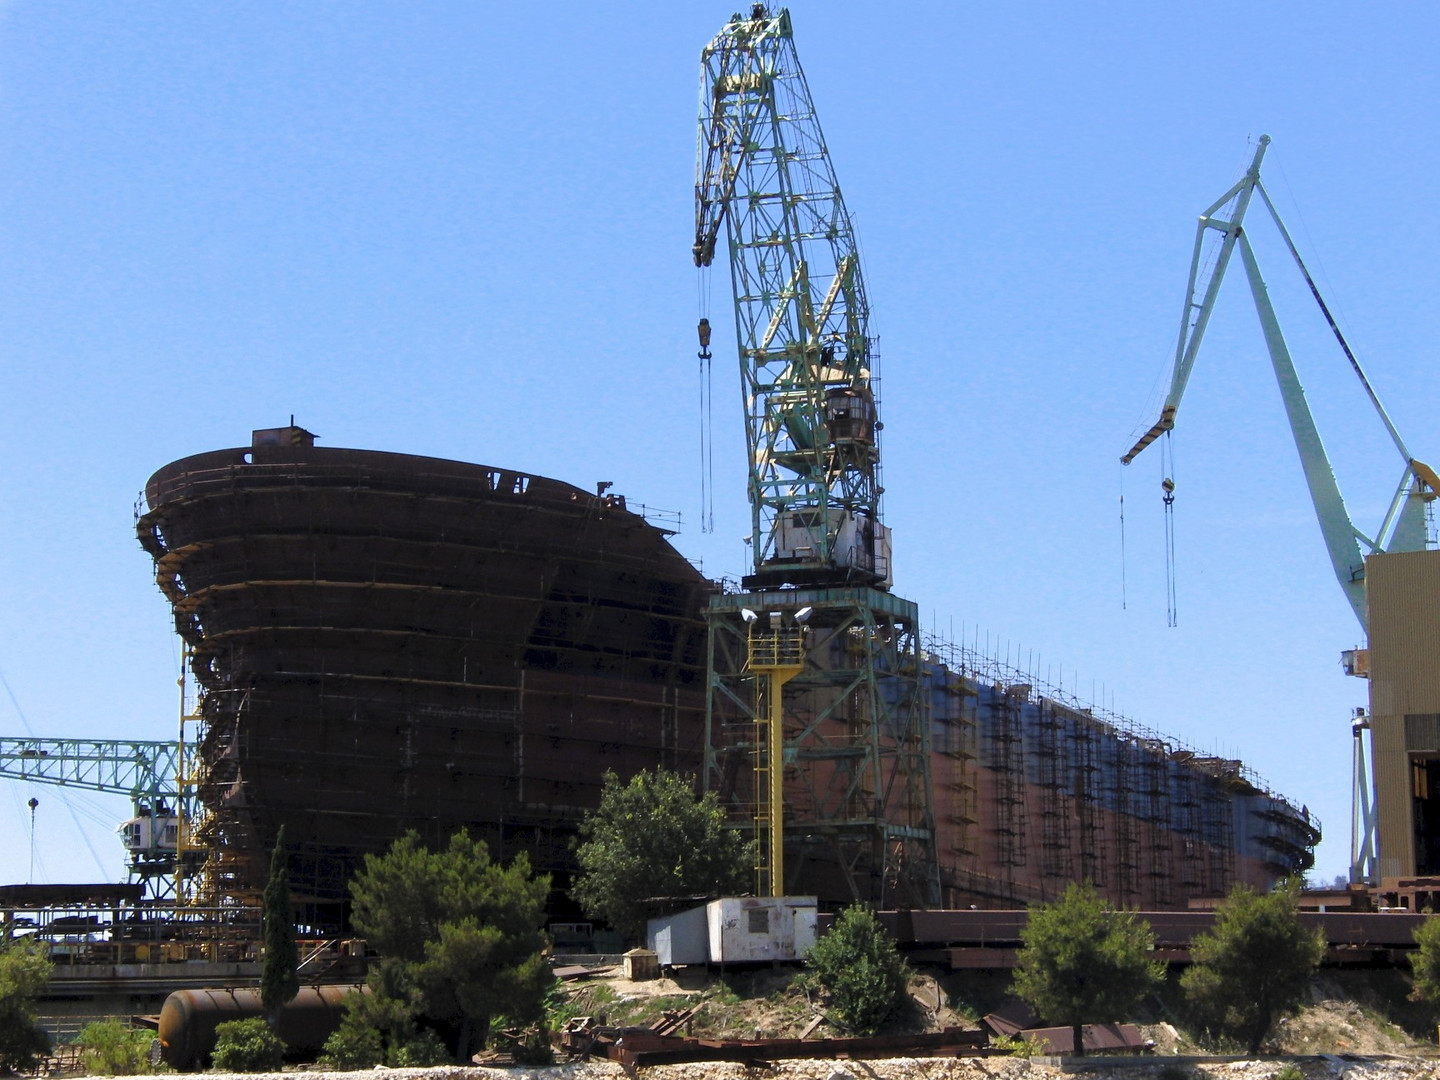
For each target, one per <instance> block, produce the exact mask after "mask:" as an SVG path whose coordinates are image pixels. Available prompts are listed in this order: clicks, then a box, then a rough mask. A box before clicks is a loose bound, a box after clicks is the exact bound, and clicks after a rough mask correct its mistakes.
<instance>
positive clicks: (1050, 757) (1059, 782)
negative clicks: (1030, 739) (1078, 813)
mask: <svg viewBox="0 0 1440 1080" xmlns="http://www.w3.org/2000/svg"><path fill="white" fill-rule="evenodd" d="M1039 711H1040V717H1039V723H1038V724H1037V725H1036V734H1037V738H1036V740H1035V757H1036V759H1037V761H1038V763H1039V766H1040V768H1039V774H1040V851H1041V860H1042V863H1041V872H1042V873H1043V874H1044V875H1045V878H1046V879H1047V880H1046V883H1045V889H1046V892H1047V894H1048V895H1057V894H1058V893H1059V892H1060V891H1062V890H1063V889H1064V886H1065V883H1066V882H1067V881H1073V880H1075V861H1074V858H1073V855H1074V851H1075V847H1074V844H1073V842H1072V838H1071V835H1070V819H1071V818H1072V817H1073V816H1074V800H1073V799H1072V797H1071V791H1070V788H1071V782H1070V769H1069V764H1070V762H1069V758H1068V755H1067V754H1066V749H1067V747H1066V745H1065V741H1066V740H1065V728H1066V726H1067V725H1066V723H1065V720H1064V719H1063V718H1062V716H1061V715H1060V713H1059V712H1058V710H1057V709H1056V708H1055V706H1054V705H1052V704H1050V703H1048V702H1045V701H1041V702H1040V710H1039ZM1081 876H1082V877H1084V875H1083V874H1082V875H1081ZM1057 883H1058V884H1057Z"/></svg>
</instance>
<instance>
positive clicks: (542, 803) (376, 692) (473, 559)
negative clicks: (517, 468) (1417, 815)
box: [138, 428, 710, 921]
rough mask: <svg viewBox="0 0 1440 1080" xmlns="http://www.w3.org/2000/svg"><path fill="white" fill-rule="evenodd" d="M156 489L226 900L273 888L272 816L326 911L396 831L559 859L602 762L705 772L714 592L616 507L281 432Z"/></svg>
mask: <svg viewBox="0 0 1440 1080" xmlns="http://www.w3.org/2000/svg"><path fill="white" fill-rule="evenodd" d="M146 501H147V503H148V507H149V509H148V511H147V512H146V513H145V514H144V515H143V516H142V517H141V518H140V519H139V521H138V531H139V536H140V540H141V543H142V544H143V546H144V547H145V548H146V549H147V550H148V551H149V552H150V553H151V555H152V556H153V557H154V559H155V565H156V571H157V578H158V581H159V583H160V586H161V589H162V591H164V593H165V594H166V596H167V598H168V599H169V600H170V601H171V604H172V607H173V610H174V614H175V621H176V628H177V630H178V631H179V633H180V635H181V636H182V638H183V639H184V640H185V643H186V645H187V648H188V649H189V652H190V656H191V669H192V671H193V672H194V674H195V676H196V677H197V679H198V681H199V683H200V685H201V688H202V691H203V697H202V699H201V705H200V712H201V721H202V725H201V729H202V731H203V737H202V741H201V743H200V746H199V755H198V756H199V761H198V765H197V775H196V779H197V781H198V796H199V799H200V801H201V802H202V804H203V806H204V811H205V812H204V814H203V816H202V819H201V822H200V823H199V825H198V827H197V831H196V836H195V838H194V839H195V843H196V844H197V845H198V846H199V848H200V849H201V852H200V853H201V854H202V855H203V856H204V857H205V859H206V860H207V864H206V868H205V872H204V875H203V880H204V881H205V883H206V884H205V886H204V888H205V889H207V890H209V891H210V892H213V893H216V894H217V897H216V898H217V899H221V900H229V901H243V900H245V899H247V898H250V897H253V896H254V895H255V893H256V890H257V889H258V888H259V887H261V886H263V884H264V880H265V874H266V860H267V858H268V856H267V854H266V853H267V852H268V849H269V846H270V845H271V844H272V843H273V842H274V839H275V836H276V833H277V830H278V829H279V827H280V826H281V825H284V826H285V828H286V844H287V847H288V848H290V850H291V851H292V859H291V874H292V889H293V890H294V891H295V893H296V896H297V898H300V897H305V898H308V899H309V900H311V901H314V902H318V903H320V904H322V905H324V904H325V903H326V902H327V901H335V900H339V899H341V898H343V897H344V896H345V894H346V884H347V881H348V876H349V874H350V873H351V872H353V870H354V868H355V865H356V862H357V859H358V857H359V856H360V855H362V854H363V853H365V852H373V851H377V850H382V849H383V848H385V847H386V846H388V844H389V843H390V842H391V841H392V840H394V839H395V838H396V837H397V836H398V835H401V834H403V832H404V831H405V830H407V829H414V830H416V831H418V832H419V833H420V834H421V836H422V837H423V838H424V839H425V840H427V841H430V842H434V841H440V840H443V839H444V838H445V837H447V836H448V834H449V833H450V832H451V831H453V830H454V829H455V828H457V827H459V826H461V825H464V826H468V827H469V828H470V829H471V830H472V832H475V833H476V834H477V835H479V836H481V837H483V838H484V839H485V840H486V841H487V843H489V845H490V846H491V849H492V853H493V854H495V855H496V856H497V857H500V858H508V857H509V856H511V855H513V854H514V853H516V852H518V851H525V852H526V853H527V854H528V855H529V856H530V858H531V860H532V862H534V863H535V864H537V866H538V867H539V868H541V869H546V870H559V869H563V868H564V867H565V866H566V865H568V846H569V839H570V837H571V836H572V835H573V833H574V830H575V826H576V823H577V822H578V819H579V815H580V813H581V811H582V810H583V809H585V808H587V807H593V806H595V805H596V804H597V803H598V800H599V791H600V786H601V778H602V775H603V773H604V772H605V770H607V769H613V770H615V771H616V772H617V773H619V774H621V775H629V774H632V773H634V772H636V771H638V770H640V769H642V768H646V767H654V766H655V765H657V764H665V765H667V766H669V767H672V768H678V769H682V770H686V771H691V772H693V771H695V770H696V768H697V767H698V762H699V752H700V746H699V732H700V730H701V727H702V719H701V717H702V713H703V708H704V697H703V664H704V624H703V621H702V620H701V619H700V618H699V617H698V615H697V612H698V611H699V610H700V609H701V607H702V605H703V603H704V597H705V594H706V593H707V592H708V591H709V589H710V585H709V583H708V582H707V581H706V580H705V579H704V577H703V576H702V575H700V574H699V573H698V572H697V571H696V570H694V568H693V567H691V566H690V564H689V563H687V562H686V561H685V560H684V559H683V558H682V557H681V556H680V555H679V554H678V553H677V552H676V551H675V550H674V549H673V548H672V547H671V546H670V545H669V544H668V543H666V542H665V534H664V532H663V530H661V529H659V528H657V527H655V526H653V525H650V524H649V523H647V522H646V521H645V520H644V518H643V517H642V516H640V515H638V514H634V513H631V512H630V511H628V510H627V509H625V505H624V500H623V499H621V498H619V497H616V496H596V495H594V494H591V493H588V492H585V491H582V490H580V489H578V488H575V487H572V486H570V485H568V484H563V483H560V482H558V481H554V480H547V479H544V478H541V477H534V476H529V475H527V474H523V473H518V472H514V471H510V470H502V469H492V468H487V467H483V466H479V465H468V464H462V463H459V462H453V461H442V460H437V459H433V458H421V457H412V456H406V455H399V454H386V453H378V452H370V451H361V450H343V449H333V448H321V447H316V446H314V445H313V439H312V438H310V437H309V436H308V433H305V432H303V431H302V430H301V429H298V428H292V429H279V430H278V431H271V432H257V433H256V439H255V443H254V445H253V446H252V447H251V448H249V449H244V448H240V449H233V450H221V451H216V452H213V453H208V454H201V455H198V456H195V457H190V458H185V459H183V460H181V461H177V462H175V463H173V464H171V465H169V466H167V467H165V468H164V469H161V470H160V471H159V472H157V473H156V474H155V475H154V476H153V477H152V478H151V479H150V481H149V483H148V484H147V487H146ZM314 917H315V918H316V919H318V920H320V921H324V920H325V919H326V918H333V917H334V914H333V912H332V913H330V914H328V915H327V914H326V913H325V912H324V911H316V912H315V913H314Z"/></svg>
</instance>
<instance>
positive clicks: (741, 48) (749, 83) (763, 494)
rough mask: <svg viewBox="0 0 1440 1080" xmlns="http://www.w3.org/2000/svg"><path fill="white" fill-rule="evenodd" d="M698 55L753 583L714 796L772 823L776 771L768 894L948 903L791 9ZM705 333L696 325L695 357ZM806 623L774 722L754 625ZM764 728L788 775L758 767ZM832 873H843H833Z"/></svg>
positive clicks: (704, 154)
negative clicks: (780, 877) (740, 422)
mask: <svg viewBox="0 0 1440 1080" xmlns="http://www.w3.org/2000/svg"><path fill="white" fill-rule="evenodd" d="M701 63H702V76H701V96H700V135H699V147H698V161H697V173H696V186H695V195H696V230H695V244H694V258H695V264H696V265H697V266H699V267H702V268H703V267H707V266H709V265H710V263H711V260H712V259H713V257H714V255H715V248H716V244H717V242H718V240H719V237H720V233H721V231H722V229H723V230H724V231H725V235H726V240H727V243H728V250H729V256H730V278H731V285H732V289H733V296H734V310H735V335H736V344H737V347H738V351H739V360H740V376H741V392H742V399H743V402H744V406H745V432H746V448H747V454H748V464H749V481H748V492H749V498H750V507H751V529H750V536H749V537H748V543H749V544H750V548H751V559H752V568H751V572H750V573H749V574H748V575H747V576H746V578H745V579H744V582H743V588H744V589H745V591H744V592H741V593H732V594H728V595H721V596H716V597H714V598H713V599H712V601H711V603H710V606H709V609H708V615H707V622H708V627H709V636H710V659H709V699H708V705H707V710H706V735H707V742H706V746H707V749H706V758H705V774H704V784H705V786H706V788H707V789H711V790H716V791H718V792H719V794H720V797H721V799H722V801H723V802H725V803H727V805H729V807H730V808H731V810H732V813H733V815H734V818H735V819H736V820H737V821H739V820H743V819H746V818H753V817H757V816H759V809H758V808H759V807H760V806H761V805H762V802H763V800H762V798H761V796H762V794H763V793H762V792H761V791H760V790H759V789H760V788H761V786H766V787H767V788H768V780H767V777H768V776H769V775H772V773H769V772H767V771H766V770H783V774H784V776H783V784H782V791H783V803H784V805H783V806H782V807H780V808H779V809H780V812H781V813H782V815H783V828H782V830H781V833H782V834H783V848H784V849H787V850H782V851H779V852H772V853H770V854H769V855H765V856H762V860H763V861H765V862H766V865H769V866H773V867H779V866H781V865H784V866H785V867H786V868H788V869H787V873H786V874H785V877H786V879H787V880H785V881H784V882H783V883H775V882H772V883H771V887H772V888H776V887H777V886H778V885H780V884H783V885H784V886H785V888H786V889H799V890H802V891H813V892H821V893H824V894H826V895H829V896H832V897H835V896H845V895H848V896H849V897H851V898H854V899H860V900H867V901H872V902H876V903H884V904H887V905H898V904H929V903H936V902H938V898H939V875H938V869H937V866H936V859H935V844H934V829H933V823H932V818H931V799H930V794H931V793H930V753H929V749H930V748H929V726H928V723H927V721H926V715H927V709H926V703H925V701H924V700H923V695H921V694H920V693H919V689H918V688H919V685H920V669H921V659H922V657H921V652H920V647H919V634H918V613H917V610H916V607H915V605H914V604H913V603H911V602H909V601H907V600H902V599H899V598H898V597H895V596H893V595H892V594H891V593H890V592H889V588H890V584H891V573H890V539H889V533H888V531H887V530H886V528H885V526H884V525H883V524H882V523H881V519H880V517H881V515H880V510H881V507H880V497H881V495H882V493H883V491H884V489H883V487H882V486H881V484H880V444H879V432H880V428H881V425H880V423H879V418H878V410H877V404H876V390H877V389H878V378H877V375H876V372H875V359H876V350H875V347H874V341H873V340H872V338H871V337H870V335H869V330H868V317H869V306H868V303H867V300H866V296H865V287H864V282H863V279H862V277H861V274H860V259H859V251H858V248H857V246H856V243H855V236H854V233H853V231H852V229H851V227H850V218H849V214H848V213H847V211H846V209H845V203H844V201H843V199H842V198H841V195H840V188H839V185H838V183H837V182H836V179H835V174H834V170H833V169H832V167H831V163H830V157H829V153H828V152H827V150H826V147H825V140H824V137H823V136H822V134H821V131H820V124H819V121H818V119H817V117H816V114H815V109H814V105H813V104H812V102H811V99H810V91H809V89H808V87H807V85H806V82H805V76H804V73H803V72H802V70H801V68H800V63H799V60H798V58H797V56H796V52H795V45H794V40H793V37H792V34H791V25H790V15H789V13H788V12H787V11H785V10H784V9H780V10H777V11H771V10H769V9H768V8H767V7H766V6H765V5H764V4H756V5H754V6H753V7H752V8H751V9H750V12H749V14H748V15H737V16H735V17H734V18H732V19H731V21H730V22H729V23H728V24H727V25H726V26H725V28H724V29H723V30H721V32H720V34H719V35H718V36H717V37H716V38H715V39H714V40H713V41H712V42H711V43H710V44H709V45H707V46H706V47H705V49H704V51H703V52H702V54H701ZM709 333H710V327H709V321H708V319H705V320H703V321H702V323H701V345H702V358H703V357H705V356H708V351H707V349H708V341H709ZM797 619H799V620H800V621H801V622H803V625H805V626H806V627H807V629H808V634H807V635H806V638H805V650H804V652H805V662H804V667H803V669H802V670H801V671H799V672H798V673H795V674H794V675H793V677H791V678H789V680H788V682H786V684H785V685H784V688H783V692H782V694H781V695H780V696H779V704H780V709H781V713H782V715H781V717H779V718H771V717H769V716H768V712H769V708H770V706H769V704H768V703H767V701H768V698H769V694H768V688H769V685H770V683H769V678H770V676H769V675H768V674H767V673H766V672H765V671H764V670H761V667H763V665H760V666H755V665H752V664H751V662H750V660H751V651H752V650H751V633H752V629H751V624H755V623H758V624H759V632H762V633H763V632H768V631H769V630H770V629H771V627H772V626H773V628H774V629H775V630H777V631H780V630H784V629H785V628H787V627H789V628H793V627H794V626H795V625H797V623H796V620H797ZM777 720H778V722H779V725H780V727H779V730H778V734H779V735H780V736H781V737H780V738H779V739H773V738H772V733H775V732H776V728H775V727H774V726H773V725H774V724H775V723H776V721H777ZM767 725H768V726H767ZM762 730H763V735H764V738H765V740H766V742H767V744H769V745H772V746H774V747H777V748H778V753H779V757H780V760H779V761H778V762H777V761H775V760H773V759H772V757H771V756H770V755H769V754H768V753H766V754H761V755H760V756H759V757H757V753H758V752H759V749H760V748H759V740H760V738H761V733H762ZM757 764H758V765H760V768H758V769H757V768H756V765H757ZM764 805H765V806H767V808H768V809H767V814H766V816H767V818H768V816H769V814H770V813H771V812H773V811H774V807H773V805H772V804H771V803H764ZM822 851H823V852H824V853H825V854H824V855H823V857H822V855H821V852H822ZM812 855H813V856H814V859H813V861H812ZM836 862H838V865H839V866H840V868H841V870H840V874H839V879H838V880H834V881H832V880H828V879H823V873H822V871H821V870H820V867H821V866H822V865H824V864H834V863H836Z"/></svg>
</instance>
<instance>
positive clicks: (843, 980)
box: [805, 904, 910, 1035]
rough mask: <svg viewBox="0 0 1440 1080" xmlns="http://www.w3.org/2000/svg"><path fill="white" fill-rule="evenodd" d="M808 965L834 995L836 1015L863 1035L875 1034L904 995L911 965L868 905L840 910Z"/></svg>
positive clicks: (832, 1002) (831, 1010)
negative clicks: (909, 965)
mask: <svg viewBox="0 0 1440 1080" xmlns="http://www.w3.org/2000/svg"><path fill="white" fill-rule="evenodd" d="M805 964H806V966H807V967H808V968H810V970H811V971H812V972H814V974H815V980H816V981H817V982H818V983H819V984H820V986H821V988H822V989H824V990H825V992H826V993H827V994H828V995H829V997H830V1004H829V1008H828V1012H829V1014H830V1016H831V1018H832V1019H833V1020H835V1021H836V1022H837V1023H838V1024H840V1025H841V1026H842V1027H845V1028H847V1029H849V1030H850V1031H854V1032H858V1033H859V1034H861V1035H870V1034H873V1033H874V1031H875V1030H876V1029H877V1028H878V1027H879V1026H880V1025H881V1024H883V1023H884V1022H885V1020H886V1019H887V1018H888V1017H889V1016H890V1014H891V1013H893V1012H894V1011H895V1009H896V1008H897V1007H898V1006H899V1005H900V1003H901V1002H902V1001H904V1000H905V984H906V983H907V982H908V981H909V978H910V970H909V968H908V967H906V965H905V961H904V960H903V959H901V957H900V953H899V951H898V950H897V949H896V948H895V942H894V941H892V940H891V939H890V937H889V935H888V934H886V933H885V930H884V928H883V927H881V925H880V923H879V922H878V921H877V920H876V918H875V915H874V914H873V913H872V912H871V911H870V909H869V908H867V907H865V906H864V905H863V904H856V905H854V906H853V907H848V908H846V909H845V910H844V911H842V912H841V913H840V914H839V916H838V917H837V918H836V919H835V925H834V926H832V927H831V928H830V930H829V931H828V932H827V933H826V934H825V935H824V936H823V937H822V938H821V939H820V940H819V941H817V942H816V943H815V945H814V946H813V947H812V948H811V950H810V952H809V954H808V955H807V956H806V957H805Z"/></svg>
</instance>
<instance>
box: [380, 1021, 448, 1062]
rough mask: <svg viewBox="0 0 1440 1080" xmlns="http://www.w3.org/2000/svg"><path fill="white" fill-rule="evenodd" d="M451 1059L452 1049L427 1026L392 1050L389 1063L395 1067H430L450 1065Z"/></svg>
mask: <svg viewBox="0 0 1440 1080" xmlns="http://www.w3.org/2000/svg"><path fill="white" fill-rule="evenodd" d="M450 1061H451V1057H450V1051H449V1050H447V1049H445V1044H444V1043H443V1042H441V1041H440V1036H439V1035H436V1034H435V1032H433V1031H431V1030H429V1029H428V1028H427V1029H426V1030H424V1031H422V1032H420V1033H419V1034H418V1035H416V1036H415V1037H414V1038H413V1039H411V1040H410V1041H409V1042H406V1043H402V1044H401V1045H400V1046H397V1047H396V1048H395V1049H394V1050H393V1051H391V1054H390V1062H389V1064H390V1066H391V1068H395V1069H428V1068H430V1067H431V1066H433V1065H448V1064H450Z"/></svg>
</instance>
